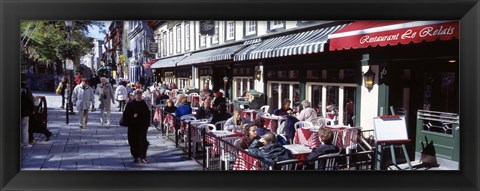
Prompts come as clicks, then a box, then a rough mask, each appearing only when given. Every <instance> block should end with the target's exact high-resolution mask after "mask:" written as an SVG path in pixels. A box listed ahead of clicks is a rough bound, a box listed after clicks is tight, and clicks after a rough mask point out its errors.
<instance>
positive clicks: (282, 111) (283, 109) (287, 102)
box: [273, 98, 293, 116]
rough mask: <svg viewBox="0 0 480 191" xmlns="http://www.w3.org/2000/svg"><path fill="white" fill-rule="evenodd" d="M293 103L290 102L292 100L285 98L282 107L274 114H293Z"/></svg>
mask: <svg viewBox="0 0 480 191" xmlns="http://www.w3.org/2000/svg"><path fill="white" fill-rule="evenodd" d="M291 103H292V101H290V99H288V98H285V99H284V100H283V102H282V107H281V108H280V109H276V110H275V111H273V114H274V115H277V116H284V115H289V114H291V113H293V109H292V108H290V104H291Z"/></svg>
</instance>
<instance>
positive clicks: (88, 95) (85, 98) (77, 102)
mask: <svg viewBox="0 0 480 191" xmlns="http://www.w3.org/2000/svg"><path fill="white" fill-rule="evenodd" d="M87 84H88V79H85V78H83V79H82V82H81V83H80V84H78V85H77V86H75V89H73V92H72V102H73V104H74V106H75V107H76V108H77V110H78V113H79V115H80V120H79V125H80V128H82V129H83V128H87V122H88V109H89V108H90V102H91V103H92V105H95V95H94V94H93V90H92V88H90V86H88V85H87ZM93 109H94V107H92V110H93Z"/></svg>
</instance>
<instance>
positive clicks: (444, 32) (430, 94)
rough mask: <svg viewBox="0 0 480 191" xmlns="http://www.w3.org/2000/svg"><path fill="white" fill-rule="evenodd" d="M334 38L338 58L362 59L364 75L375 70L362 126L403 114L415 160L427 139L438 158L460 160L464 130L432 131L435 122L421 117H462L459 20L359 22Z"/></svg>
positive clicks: (445, 127)
mask: <svg viewBox="0 0 480 191" xmlns="http://www.w3.org/2000/svg"><path fill="white" fill-rule="evenodd" d="M329 39H330V51H331V52H332V53H333V54H335V52H337V53H338V54H342V53H347V54H348V53H355V54H362V55H363V57H362V59H361V60H359V62H361V63H362V66H361V67H362V71H363V72H366V71H367V70H368V69H369V68H370V69H371V70H372V71H373V73H374V75H375V80H374V84H373V87H372V88H371V90H369V91H363V90H365V89H362V91H361V102H362V104H361V105H360V107H361V108H360V115H361V124H360V125H361V126H362V127H371V125H369V124H372V123H370V121H371V119H372V118H373V117H376V116H379V115H391V114H396V115H402V116H405V121H406V125H407V131H408V136H409V139H411V140H413V141H412V143H411V144H410V145H409V146H408V147H409V149H408V150H409V154H410V158H412V159H413V156H414V152H413V151H415V146H417V149H416V151H421V150H422V149H421V147H419V145H422V144H426V143H425V139H424V136H428V137H429V140H433V141H434V144H435V147H436V148H437V152H438V154H437V156H440V157H443V158H449V159H458V155H459V153H458V150H459V148H458V145H459V144H458V143H459V136H458V134H459V128H457V129H456V130H457V131H456V130H452V127H451V126H449V125H448V124H444V125H440V126H441V127H439V128H430V127H431V126H432V124H433V121H429V120H420V118H419V117H418V115H419V114H420V113H424V111H428V112H433V113H440V114H441V115H450V114H453V115H457V114H458V111H459V109H458V106H459V99H458V96H459V95H458V94H459V93H458V92H459V86H458V84H459V83H458V82H459V80H458V79H459V76H458V74H459V73H458V68H459V62H458V59H459V22H458V21H355V22H353V23H352V24H350V25H349V26H347V27H345V28H343V29H342V30H339V31H337V32H336V33H333V34H331V35H329ZM372 106H376V107H374V109H375V110H376V111H372V109H371V107H372ZM423 123H425V124H423ZM429 123H430V124H429ZM419 128H421V129H420V130H419ZM418 132H421V133H420V134H419V133H418ZM419 136H421V137H419ZM445 137H448V139H450V140H448V141H446V140H445Z"/></svg>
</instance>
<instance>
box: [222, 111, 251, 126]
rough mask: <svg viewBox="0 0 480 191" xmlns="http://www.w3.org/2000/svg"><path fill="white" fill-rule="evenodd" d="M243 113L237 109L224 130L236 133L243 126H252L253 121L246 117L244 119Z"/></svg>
mask: <svg viewBox="0 0 480 191" xmlns="http://www.w3.org/2000/svg"><path fill="white" fill-rule="evenodd" d="M242 112H243V109H240V108H238V109H236V110H235V112H233V116H232V117H231V118H229V119H227V121H226V122H225V127H224V130H228V131H234V130H235V129H240V128H242V126H243V125H246V124H251V123H252V121H250V120H249V119H247V118H245V117H242Z"/></svg>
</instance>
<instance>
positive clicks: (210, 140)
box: [206, 130, 243, 156]
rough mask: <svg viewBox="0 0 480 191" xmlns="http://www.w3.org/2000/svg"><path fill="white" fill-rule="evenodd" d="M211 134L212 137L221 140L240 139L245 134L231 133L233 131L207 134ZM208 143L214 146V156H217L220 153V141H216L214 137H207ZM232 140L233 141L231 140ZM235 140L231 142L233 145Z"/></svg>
mask: <svg viewBox="0 0 480 191" xmlns="http://www.w3.org/2000/svg"><path fill="white" fill-rule="evenodd" d="M207 133H209V134H210V135H213V136H215V137H218V138H220V139H223V138H226V137H238V138H240V137H241V136H243V133H242V132H231V131H226V130H221V131H210V132H207ZM206 139H207V140H206V141H207V143H209V144H211V145H212V147H213V148H212V156H216V155H218V154H219V153H220V149H219V148H220V147H219V146H220V145H218V143H219V142H220V141H216V139H215V138H214V137H212V136H206ZM230 140H231V139H230ZM233 142H234V140H233V141H231V143H232V144H233Z"/></svg>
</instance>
